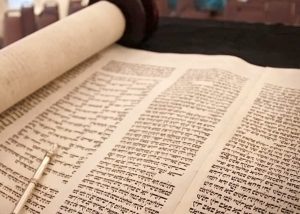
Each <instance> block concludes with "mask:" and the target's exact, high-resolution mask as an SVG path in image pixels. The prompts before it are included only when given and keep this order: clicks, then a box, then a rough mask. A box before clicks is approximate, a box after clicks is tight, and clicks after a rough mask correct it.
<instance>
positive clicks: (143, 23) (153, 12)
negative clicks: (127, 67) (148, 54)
mask: <svg viewBox="0 0 300 214" xmlns="http://www.w3.org/2000/svg"><path fill="white" fill-rule="evenodd" d="M99 1H101V0H90V2H89V4H90V5H92V4H95V3H97V2H99ZM108 1H109V2H111V3H113V4H115V5H116V6H117V7H118V8H119V9H120V10H121V11H122V13H123V14H124V16H125V19H126V29H125V33H124V35H123V36H122V38H121V39H120V43H121V44H123V45H126V46H131V47H132V46H133V47H134V46H136V45H138V44H139V43H141V42H142V41H144V40H145V39H147V38H149V36H151V34H152V33H153V32H154V31H155V30H156V27H157V23H158V10H157V7H156V4H155V1H154V0H108Z"/></svg>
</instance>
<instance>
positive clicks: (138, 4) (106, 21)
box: [0, 0, 158, 112]
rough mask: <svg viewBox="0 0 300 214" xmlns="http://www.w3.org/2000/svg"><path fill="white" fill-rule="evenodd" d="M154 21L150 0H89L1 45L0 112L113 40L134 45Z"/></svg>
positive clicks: (142, 39) (148, 31)
mask: <svg viewBox="0 0 300 214" xmlns="http://www.w3.org/2000/svg"><path fill="white" fill-rule="evenodd" d="M157 22H158V13H157V9H156V6H155V3H154V0H109V1H99V2H97V1H95V0H91V1H90V6H88V7H86V8H85V9H82V10H80V11H79V12H77V13H74V14H72V15H70V16H68V17H66V18H64V19H62V20H61V21H58V22H56V23H54V24H51V25H49V26H47V27H45V28H43V29H42V30H40V31H37V32H35V33H33V34H31V35H29V36H27V37H25V38H23V39H21V40H19V41H17V42H15V43H13V44H11V45H9V46H7V47H6V48H4V49H2V50H0V98H1V102H0V112H2V111H4V110H5V109H7V108H8V107H9V106H12V105H13V104H15V103H16V102H18V101H20V100H21V99H23V98H25V97H26V96H28V95H29V94H31V93H32V92H34V91H36V90H37V89H38V88H40V87H42V86H43V85H45V84H47V83H48V82H50V81H51V80H53V79H55V78H56V77H58V76H60V75H61V74H63V73H64V72H66V71H68V70H70V69H71V68H73V67H75V66H76V65H77V64H79V63H80V62H83V61H84V60H86V59H87V58H89V57H91V56H92V55H94V54H96V53H98V52H99V51H101V50H102V49H104V48H106V47H108V46H110V45H111V44H113V43H115V42H117V41H119V42H120V43H121V44H124V45H127V46H136V45H138V44H139V43H140V42H142V41H144V40H145V39H146V38H148V37H149V36H150V35H151V33H152V32H153V31H154V30H155V28H156V26H157Z"/></svg>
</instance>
